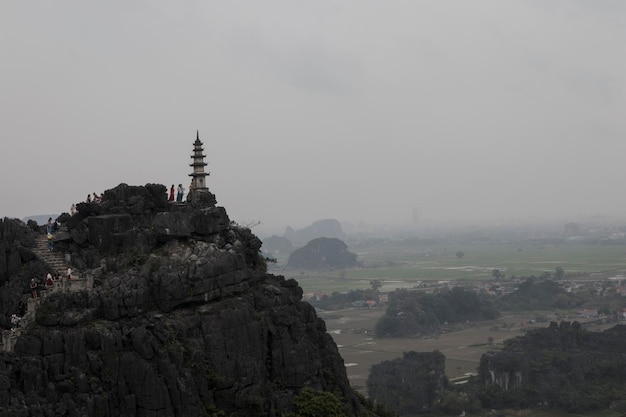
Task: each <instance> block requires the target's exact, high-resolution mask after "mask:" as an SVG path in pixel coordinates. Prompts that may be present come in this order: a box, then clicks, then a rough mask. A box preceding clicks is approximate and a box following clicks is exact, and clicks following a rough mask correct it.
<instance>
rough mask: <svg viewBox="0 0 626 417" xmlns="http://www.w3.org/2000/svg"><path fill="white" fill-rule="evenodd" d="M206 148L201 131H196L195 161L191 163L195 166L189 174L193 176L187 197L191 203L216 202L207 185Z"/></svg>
mask: <svg viewBox="0 0 626 417" xmlns="http://www.w3.org/2000/svg"><path fill="white" fill-rule="evenodd" d="M203 152H204V148H203V146H202V142H201V141H200V132H199V131H196V141H195V142H194V143H193V155H191V159H192V160H193V162H192V163H191V164H189V166H190V167H192V168H193V172H192V173H191V174H189V176H190V177H191V184H190V185H189V195H188V197H187V200H188V202H191V203H206V202H209V203H210V204H215V196H214V195H213V194H211V193H210V192H209V188H208V187H207V186H206V177H207V175H209V173H207V172H204V167H205V166H207V163H206V162H204V158H206V155H204V153H203Z"/></svg>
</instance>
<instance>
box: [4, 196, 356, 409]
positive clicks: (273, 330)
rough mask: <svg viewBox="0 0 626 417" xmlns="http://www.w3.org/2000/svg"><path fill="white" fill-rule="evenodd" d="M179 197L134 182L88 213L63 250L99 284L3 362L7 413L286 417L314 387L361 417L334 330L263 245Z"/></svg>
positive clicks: (39, 322) (218, 211) (48, 306)
mask: <svg viewBox="0 0 626 417" xmlns="http://www.w3.org/2000/svg"><path fill="white" fill-rule="evenodd" d="M165 198H166V194H165V187H164V186H159V185H149V186H146V187H130V186H127V185H125V184H122V185H120V186H118V187H116V188H115V189H113V190H108V191H106V192H105V193H104V202H103V203H101V204H96V203H81V204H79V205H78V210H79V214H77V215H75V216H72V217H71V219H69V220H68V221H67V226H68V229H69V231H70V232H69V237H68V238H67V239H66V240H65V241H63V242H58V243H57V246H59V245H63V246H64V248H63V250H66V251H69V252H70V253H71V255H72V256H71V258H72V262H76V263H77V264H80V265H81V266H83V267H84V268H86V269H85V270H84V273H86V274H91V275H93V276H94V277H95V282H96V285H95V287H94V288H93V290H91V291H79V292H68V293H62V292H59V293H53V294H50V295H48V296H47V297H46V298H45V300H44V301H43V302H42V303H41V305H40V306H39V307H38V308H37V313H36V321H35V323H34V324H32V325H31V326H30V327H29V328H28V329H26V330H25V331H24V332H23V333H22V335H21V336H20V337H19V338H18V340H17V342H16V344H15V347H14V351H13V352H12V353H2V354H1V355H0V415H3V416H27V415H28V416H146V417H152V416H154V417H156V416H212V415H218V414H219V413H222V412H223V413H225V414H226V415H230V414H233V413H236V414H237V415H241V416H246V415H247V416H279V415H282V414H284V413H285V412H287V411H289V410H291V409H292V406H293V398H294V396H295V395H296V394H297V393H298V392H299V391H300V390H301V389H302V388H303V387H311V388H314V389H318V390H324V391H332V392H333V393H334V394H336V395H337V396H338V397H339V398H341V399H342V401H343V403H344V404H345V407H346V411H347V412H348V413H349V414H350V415H358V414H360V412H361V411H360V410H361V409H360V406H359V404H358V401H357V399H356V397H355V396H354V394H353V392H352V390H351V388H350V386H349V383H348V380H347V377H346V372H345V368H344V364H343V360H342V359H341V357H340V356H339V353H338V350H337V346H336V345H335V344H334V342H333V340H332V338H331V337H330V336H329V335H328V334H327V333H326V329H325V324H324V322H323V321H322V320H321V319H319V318H318V317H317V316H316V313H315V310H314V309H313V307H311V306H310V305H309V304H307V303H304V302H302V301H301V297H302V289H301V288H300V287H299V286H298V283H297V282H296V281H294V280H293V279H290V280H287V279H285V278H284V277H281V276H274V275H271V274H268V273H267V271H266V266H265V261H264V259H263V257H262V256H261V255H260V247H261V242H260V240H259V239H258V238H256V236H254V235H253V234H252V233H251V232H250V230H249V229H246V228H241V227H238V226H236V225H234V224H231V222H230V221H229V219H228V217H227V214H226V211H225V210H224V209H223V208H221V207H215V206H212V205H209V206H200V207H199V206H195V207H191V206H189V205H186V204H177V203H167V201H166V200H165ZM207 201H212V200H211V199H208V200H207ZM22 227H23V228H24V229H26V230H28V229H27V228H25V226H23V225H22ZM18 229H19V228H18ZM20 230H21V229H20ZM14 233H18V232H14ZM20 233H21V232H20ZM24 236H25V237H24V245H25V246H24V247H25V248H26V247H27V245H28V244H29V238H28V233H26V232H24ZM21 265H22V266H23V265H29V263H26V264H24V263H21ZM9 279H16V278H15V276H9ZM5 288H6V287H3V289H2V292H3V293H2V295H3V297H4V296H5Z"/></svg>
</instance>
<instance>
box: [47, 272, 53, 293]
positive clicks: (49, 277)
mask: <svg viewBox="0 0 626 417" xmlns="http://www.w3.org/2000/svg"><path fill="white" fill-rule="evenodd" d="M53 285H54V281H53V280H52V274H51V273H50V272H48V275H46V289H47V290H49V289H51V288H52V286H53Z"/></svg>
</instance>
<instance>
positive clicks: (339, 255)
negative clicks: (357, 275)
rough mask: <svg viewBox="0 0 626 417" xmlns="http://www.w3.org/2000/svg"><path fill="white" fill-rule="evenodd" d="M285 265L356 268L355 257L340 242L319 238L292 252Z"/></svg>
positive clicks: (312, 267)
mask: <svg viewBox="0 0 626 417" xmlns="http://www.w3.org/2000/svg"><path fill="white" fill-rule="evenodd" d="M287 264H288V266H289V267H292V268H310V269H316V268H346V267H353V266H356V264H357V256H356V254H354V253H352V252H350V251H348V245H346V244H345V243H344V242H342V241H341V240H339V239H330V238H325V237H321V238H318V239H314V240H312V241H310V242H309V243H307V245H306V246H305V247H303V248H300V249H297V250H295V251H293V252H292V253H291V255H289V260H288V261H287Z"/></svg>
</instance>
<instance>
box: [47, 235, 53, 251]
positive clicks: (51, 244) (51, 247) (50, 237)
mask: <svg viewBox="0 0 626 417" xmlns="http://www.w3.org/2000/svg"><path fill="white" fill-rule="evenodd" d="M48 250H49V251H50V252H52V251H53V250H54V242H53V241H52V233H48Z"/></svg>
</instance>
